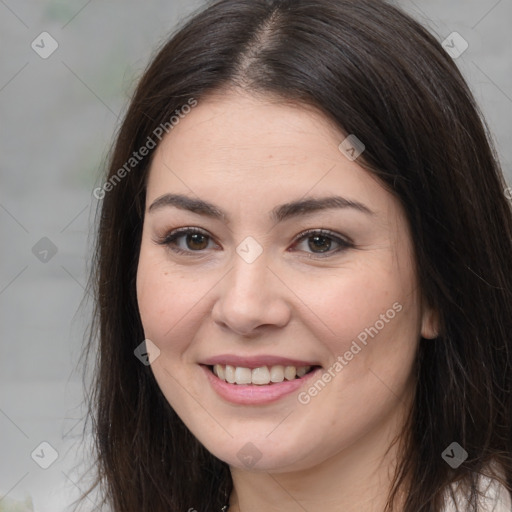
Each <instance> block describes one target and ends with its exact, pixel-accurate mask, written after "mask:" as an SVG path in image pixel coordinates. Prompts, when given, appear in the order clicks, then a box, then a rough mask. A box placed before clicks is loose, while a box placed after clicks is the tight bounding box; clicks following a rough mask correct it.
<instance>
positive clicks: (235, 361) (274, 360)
mask: <svg viewBox="0 0 512 512" xmlns="http://www.w3.org/2000/svg"><path fill="white" fill-rule="evenodd" d="M201 364H205V365H207V366H213V365H215V364H222V365H226V364H229V365H231V366H243V367H244V368H251V369H252V368H259V367H260V366H277V365H282V366H295V367H296V368H299V367H301V366H320V364H319V363H318V362H314V361H313V362H311V361H299V360H298V359H288V358H287V357H280V356H271V355H260V356H252V357H251V356H247V357H243V356H235V355H232V354H221V355H218V356H214V357H210V358H208V359H206V360H204V361H201Z"/></svg>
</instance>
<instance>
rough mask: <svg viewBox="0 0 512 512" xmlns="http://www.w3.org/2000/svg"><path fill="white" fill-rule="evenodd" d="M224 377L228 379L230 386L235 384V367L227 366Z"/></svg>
mask: <svg viewBox="0 0 512 512" xmlns="http://www.w3.org/2000/svg"><path fill="white" fill-rule="evenodd" d="M224 376H225V378H226V382H229V383H230V384H234V383H235V367H234V366H231V365H229V364H227V365H226V370H225V373H224ZM219 378H220V377H219Z"/></svg>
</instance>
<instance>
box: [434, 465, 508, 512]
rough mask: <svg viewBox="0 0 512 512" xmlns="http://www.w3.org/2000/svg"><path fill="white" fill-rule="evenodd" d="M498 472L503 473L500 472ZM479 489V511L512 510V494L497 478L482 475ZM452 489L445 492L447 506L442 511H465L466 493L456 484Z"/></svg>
mask: <svg viewBox="0 0 512 512" xmlns="http://www.w3.org/2000/svg"><path fill="white" fill-rule="evenodd" d="M495 471H496V470H495ZM495 474H496V473H495ZM498 474H499V475H501V473H500V472H498ZM479 489H480V491H481V493H482V497H481V498H480V500H479V502H478V504H479V508H478V512H512V495H511V494H510V492H509V491H508V490H507V488H506V487H505V486H504V485H503V484H502V483H501V482H500V481H499V480H498V479H497V478H490V477H487V476H480V479H479ZM451 491H452V492H451ZM451 491H450V489H448V490H447V492H446V494H445V507H444V508H443V509H442V512H465V511H466V509H465V508H464V507H465V505H467V496H466V493H465V492H464V491H463V490H462V489H461V488H460V487H459V486H457V485H456V484H452V485H451ZM454 498H455V501H456V504H457V506H455V503H454ZM457 507H458V510H457Z"/></svg>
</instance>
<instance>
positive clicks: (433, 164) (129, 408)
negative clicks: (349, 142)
mask: <svg viewBox="0 0 512 512" xmlns="http://www.w3.org/2000/svg"><path fill="white" fill-rule="evenodd" d="M230 86H231V87H240V88H243V89H245V90H246V91H248V92H250V93H254V94H263V95H270V96H273V97H278V98H282V99H283V101H294V102H299V103H301V104H304V105H310V106H313V107H315V108H317V109H319V110H320V111H321V112H322V113H323V114H324V115H325V116H327V117H328V118H329V119H331V120H333V121H334V122H335V123H336V124H337V126H339V128H340V129H341V130H342V131H343V132H344V133H347V134H352V133H353V134H355V135H356V136H357V137H358V138H359V139H360V140H361V141H363V143H364V144H365V146H366V150H365V152H364V153H363V155H362V156H361V157H360V158H359V160H358V163H360V164H361V165H363V166H364V167H366V168H367V169H368V170H370V171H371V172H372V173H374V175H375V176H376V177H377V178H378V179H379V180H380V182H381V183H382V184H383V185H384V186H385V187H386V188H387V189H388V190H390V191H392V193H393V194H395V196H396V197H397V198H398V200H399V201H400V202H401V204H402V205H403V208H404V210H405V212H406V215H407V219H408V222H409V224H410V228H411V232H412V237H413V244H414V248H415V256H416V261H417V266H418V272H419V284H420V287H421V290H422V293H423V296H424V297H425V299H426V300H427V301H428V303H429V304H430V305H432V306H433V307H434V308H435V309H436V311H437V312H438V314H439V319H440V333H439V336H438V337H437V338H436V339H435V340H423V339H422V340H420V346H419V350H418V354H417V360H416V373H417V386H416V395H415V402H414V406H413V408H412V410H411V411H410V418H409V422H408V424H407V425H406V429H405V430H404V433H403V436H401V445H402V447H401V452H400V460H399V463H398V466H397V472H396V475H395V480H394V486H393V489H392V492H391V493H390V496H389V501H388V507H387V509H388V510H392V504H393V502H394V498H396V497H397V496H398V494H401V495H402V494H403V495H404V496H406V503H405V508H404V512H439V511H440V510H441V508H442V504H443V498H442V494H443V492H444V491H445V489H446V486H447V485H448V484H450V483H452V482H456V481H462V482H464V483H465V484H467V485H468V489H469V490H468V493H466V496H467V497H468V500H469V501H468V505H467V507H465V509H464V510H468V511H469V510H477V508H476V502H475V498H476V492H477V481H476V478H477V476H478V474H479V473H482V472H484V470H485V468H486V467H487V466H488V464H489V463H490V462H491V461H495V462H497V463H499V464H500V466H501V468H502V469H503V475H502V476H503V479H502V482H503V483H504V484H505V485H506V486H507V487H508V489H509V490H512V457H511V453H512V371H511V369H512V259H511V255H512V251H511V249H512V247H511V245H512V244H511V240H512V214H511V208H510V204H509V203H508V202H507V200H506V198H505V195H504V188H505V187H506V185H505V183H504V180H503V177H502V174H501V171H500V169H499V164H498V161H497V158H496V156H495V154H494V151H493V149H492V146H491V143H490V141H489V137H488V135H487V129H486V127H485V123H484V122H483V120H482V118H481V115H480V113H479V110H478V107H477V106H476V105H475V101H474V99H473V97H472V94H471V92H470V91H469V89H468V86H467V85H466V83H465V81H464V79H463V77H462V76H461V74H460V72H459V71H458V69H457V67H456V66H455V64H454V63H453V61H452V59H451V58H450V57H449V56H448V55H447V54H446V53H445V51H444V50H443V48H442V47H441V45H440V44H439V43H438V42H437V41H436V39H435V38H434V37H433V36H432V35H430V34H429V32H428V31H427V30H426V29H425V28H423V27H422V26H420V25H419V24H418V23H417V22H415V21H414V20H413V19H411V18H410V17H409V16H407V15H405V14H404V13H402V12H401V11H400V10H398V9H397V8H395V7H393V6H391V5H390V4H387V3H385V2H383V1H381V0H357V1H352V0H337V1H333V0H220V1H217V2H213V3H211V4H210V5H209V6H207V7H206V8H205V9H204V10H202V11H200V12H199V13H198V14H196V15H195V16H194V17H192V18H191V19H190V20H189V21H188V22H187V23H186V24H185V25H184V26H183V27H182V28H181V29H180V30H179V31H178V32H177V33H176V34H175V35H173V37H172V38H171V39H170V40H169V41H168V42H166V43H165V45H164V46H163V47H162V48H161V49H160V50H159V52H158V54H157V55H156V56H155V58H154V59H153V60H152V62H151V64H150V65H149V67H148V68H147V70H146V71H145V73H144V75H143V77H142V79H141V80H140V82H139V85H138V87H137V89H136V91H135V94H134V96H133V98H132V100H131V103H130V106H129V109H128V111H127V113H126V116H125V120H124V122H123V124H122V126H121V128H120V131H119V133H118V135H117V140H116V143H115V146H114V148H113V151H112V154H111V157H110V164H109V171H108V176H107V179H110V178H112V177H113V176H114V175H115V174H116V173H118V170H119V169H120V168H122V167H123V166H124V165H125V164H126V162H127V161H128V160H129V159H130V157H131V156H132V153H133V151H135V150H137V149H138V148H140V147H142V146H144V145H145V144H146V141H147V139H148V137H150V136H151V135H152V133H153V132H154V130H155V129H156V128H157V127H158V126H159V125H161V123H166V122H168V121H169V118H170V117H171V115H172V114H173V112H175V111H176V110H177V109H180V107H181V106H182V105H184V104H186V103H187V101H189V100H190V98H194V99H195V100H197V101H198V102H199V103H200V102H201V99H202V98H205V97H206V95H207V94H208V93H210V92H213V91H216V90H220V89H222V88H226V87H230ZM153 152H154V149H153V150H151V151H150V154H149V155H148V156H147V157H146V158H144V159H141V161H140V162H138V163H137V164H136V165H135V166H133V168H132V169H130V171H129V172H127V173H123V174H126V175H125V176H124V177H123V178H122V180H120V181H119V182H118V183H117V182H116V184H115V186H113V187H111V189H110V190H109V191H108V192H106V193H104V194H103V196H104V197H103V198H102V200H101V203H100V206H101V215H100V219H99V229H98V237H97V247H96V253H95V269H94V272H93V274H92V276H91V280H90V290H91V291H92V292H93V293H94V296H95V298H96V309H95V317H94V321H93V323H92V327H91V333H90V334H91V335H90V340H89V342H88V343H87V345H86V346H85V348H84V356H87V359H88V360H90V361H91V362H92V364H93V365H94V369H95V374H94V383H93V387H92V390H91V392H90V394H89V395H88V404H89V407H90V411H89V416H88V418H89V419H90V420H91V421H92V426H93V432H94V438H95V455H96V459H97V460H96V461H95V466H94V469H95V471H96V481H95V483H94V485H93V486H92V488H91V489H93V488H99V489H101V490H102V496H103V501H104V503H106V504H108V505H109V506H110V507H111V510H112V511H114V512H171V511H180V512H181V511H184V510H188V509H189V508H194V509H196V510H197V511H198V512H216V511H217V510H220V509H221V507H222V505H224V504H225V502H226V496H228V495H229V493H230V491H231V488H232V480H231V476H230V472H229V468H228V466H227V464H226V463H224V462H223V461H220V460H219V459H217V458H216V457H214V456H213V455H212V454H210V453H209V452H208V451H207V450H206V449H205V448H204V447H203V446H202V445H201V444H200V443H199V442H198V441H197V439H196V438H195V437H194V436H193V435H192V434H191V433H190V432H189V430H188V429H187V428H186V427H185V425H184V424H183V422H182V421H181V420H180V418H179V417H178V416H177V415H176V413H175V412H174V411H173V409H172V407H171V406H170V405H169V403H168V402H167V400H166V399H165V397H164V396H163V394H162V393H161V391H160V389H159V387H158V385H157V383H156V381H155V379H154V377H153V374H152V372H151V369H150V367H148V366H145V365H143V364H141V363H140V361H139V360H138V359H137V358H136V357H135V356H134V349H135V347H137V346H138V345H139V344H140V343H141V342H142V340H143V339H144V332H143V329H142V325H141V321H140V316H139V312H138V307H137V298H136V290H135V277H136V272H137V263H138V254H139V250H140V243H141V232H142V224H143V215H144V213H143V212H144V203H145V179H146V177H147V173H148V169H149V166H150V163H151V154H153ZM96 344H98V345H96ZM454 441H456V442H458V443H459V444H460V445H461V446H462V447H464V449H465V450H466V451H467V452H468V454H469V457H468V458H467V460H466V461H465V462H464V463H463V464H462V465H461V466H460V467H458V468H457V469H452V468H451V467H450V466H449V465H448V464H447V463H446V462H445V461H444V460H443V458H442V457H441V453H442V452H443V451H444V450H445V448H446V447H447V446H448V445H450V444H451V443H452V442H454Z"/></svg>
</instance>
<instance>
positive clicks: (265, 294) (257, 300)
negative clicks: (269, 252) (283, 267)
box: [212, 253, 292, 337]
mask: <svg viewBox="0 0 512 512" xmlns="http://www.w3.org/2000/svg"><path fill="white" fill-rule="evenodd" d="M267 264H268V261H267V258H266V257H265V254H264V253H263V254H262V255H261V256H260V257H258V258H257V259H256V260H255V261H253V262H252V263H247V262H246V261H244V260H243V259H242V258H240V257H239V256H238V255H236V256H235V260H234V264H233V268H232V269H231V270H230V271H229V272H228V273H227V274H226V275H225V277H224V278H223V279H222V281H221V282H220V283H219V285H218V287H216V288H217V293H218V297H217V299H216V301H215V304H214V306H213V309H212V318H213V320H214V322H215V323H216V324H217V325H220V326H221V327H222V328H224V329H229V330H231V331H233V332H235V333H236V334H239V335H241V336H246V337H247V336H249V337H254V336H257V335H258V334H259V333H261V331H262V330H264V329H265V330H266V329H268V328H271V327H275V328H278V327H284V326H285V325H286V324H287V323H288V322H289V321H290V316H291V307H290V296H291V294H292V292H291V291H290V290H289V289H288V288H287V286H286V285H285V284H284V282H283V281H284V280H282V279H280V278H279V276H278V275H277V273H276V272H275V271H273V270H271V269H270V268H268V265H267Z"/></svg>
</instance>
